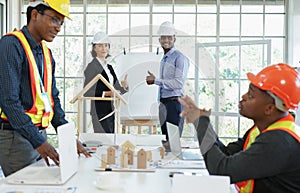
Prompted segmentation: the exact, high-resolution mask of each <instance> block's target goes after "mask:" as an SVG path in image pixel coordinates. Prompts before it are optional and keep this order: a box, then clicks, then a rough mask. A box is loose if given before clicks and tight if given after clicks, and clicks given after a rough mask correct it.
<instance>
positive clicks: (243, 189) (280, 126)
mask: <svg viewBox="0 0 300 193" xmlns="http://www.w3.org/2000/svg"><path fill="white" fill-rule="evenodd" d="M273 130H282V131H285V132H287V133H289V134H290V135H291V136H293V137H294V138H295V139H296V140H297V141H298V142H299V143H300V128H299V126H297V125H296V124H295V122H294V118H293V116H292V115H291V114H289V115H288V116H286V117H284V118H282V119H280V120H278V121H276V122H275V123H273V124H272V125H270V126H269V127H268V128H267V129H266V130H264V131H263V132H262V133H265V132H268V131H273ZM259 134H260V131H259V129H258V128H257V127H256V126H254V127H253V128H252V129H251V130H250V132H249V134H248V136H247V139H246V141H245V144H244V147H243V150H246V149H248V148H249V147H250V146H251V144H252V143H253V142H254V141H255V139H256V137H257V136H258V135H259ZM235 186H236V188H237V190H238V191H239V193H252V192H253V189H254V180H253V179H251V180H246V181H243V182H238V183H236V184H235Z"/></svg>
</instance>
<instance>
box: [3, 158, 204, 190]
mask: <svg viewBox="0 0 300 193" xmlns="http://www.w3.org/2000/svg"><path fill="white" fill-rule="evenodd" d="M100 164H101V163H100V160H99V159H98V158H96V156H93V157H91V158H85V157H80V158H79V170H78V172H77V173H76V174H75V175H74V176H73V177H72V178H71V179H70V180H69V181H67V182H66V183H65V184H64V185H63V186H60V187H77V190H76V192H75V193H87V192H90V193H94V192H102V193H105V192H112V190H105V189H99V188H97V187H96V186H95V185H94V181H95V180H96V179H97V177H98V176H99V175H101V174H100V173H102V172H101V171H95V168H96V167H99V166H100ZM181 170H182V169H181ZM170 171H178V169H157V170H156V172H145V173H143V172H118V173H119V178H120V180H119V182H120V186H119V188H118V189H116V190H113V192H117V193H141V192H143V193H153V192H155V193H171V185H172V179H171V178H170V177H169V172H170ZM184 171H190V170H184ZM193 171H195V170H193ZM197 172H201V173H203V174H204V175H207V171H206V169H201V170H199V171H198V170H197ZM9 187H12V188H17V190H19V189H20V188H23V187H24V189H26V190H27V189H28V188H29V187H32V189H34V187H35V186H32V185H30V186H29V185H9V184H5V183H4V182H3V180H2V181H1V185H0V190H1V189H3V188H9ZM37 187H41V186H37ZM52 187H53V186H52ZM24 193H27V191H25V192H24Z"/></svg>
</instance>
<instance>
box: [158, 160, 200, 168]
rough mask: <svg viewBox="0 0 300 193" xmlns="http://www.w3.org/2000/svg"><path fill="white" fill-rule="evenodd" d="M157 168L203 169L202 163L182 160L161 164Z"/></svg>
mask: <svg viewBox="0 0 300 193" xmlns="http://www.w3.org/2000/svg"><path fill="white" fill-rule="evenodd" d="M158 168H165V169H205V168H206V166H205V163H204V161H203V160H202V161H182V160H172V161H168V162H165V163H162V164H161V165H159V166H158Z"/></svg>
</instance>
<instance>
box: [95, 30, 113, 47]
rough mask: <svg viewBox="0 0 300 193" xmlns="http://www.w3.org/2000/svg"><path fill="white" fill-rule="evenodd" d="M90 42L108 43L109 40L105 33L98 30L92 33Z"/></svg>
mask: <svg viewBox="0 0 300 193" xmlns="http://www.w3.org/2000/svg"><path fill="white" fill-rule="evenodd" d="M92 44H110V40H109V38H108V35H107V34H106V33H104V32H98V33H96V34H95V35H94V38H93V41H92Z"/></svg>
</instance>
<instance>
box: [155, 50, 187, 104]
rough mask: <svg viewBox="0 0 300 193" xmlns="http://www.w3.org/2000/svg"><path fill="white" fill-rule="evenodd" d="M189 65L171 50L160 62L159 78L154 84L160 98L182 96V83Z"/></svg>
mask: <svg viewBox="0 0 300 193" xmlns="http://www.w3.org/2000/svg"><path fill="white" fill-rule="evenodd" d="M189 66H190V63H189V60H188V58H187V57H186V56H184V55H183V54H182V53H181V52H180V51H179V50H176V49H175V48H172V49H171V50H169V51H168V52H167V53H166V54H165V55H164V56H163V58H162V60H161V62H160V77H159V78H156V79H155V81H154V84H156V85H158V86H159V96H160V98H168V97H173V96H183V95H184V83H185V80H186V77H187V73H188V69H189Z"/></svg>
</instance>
